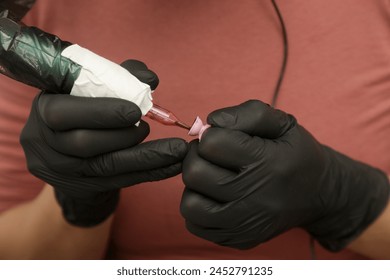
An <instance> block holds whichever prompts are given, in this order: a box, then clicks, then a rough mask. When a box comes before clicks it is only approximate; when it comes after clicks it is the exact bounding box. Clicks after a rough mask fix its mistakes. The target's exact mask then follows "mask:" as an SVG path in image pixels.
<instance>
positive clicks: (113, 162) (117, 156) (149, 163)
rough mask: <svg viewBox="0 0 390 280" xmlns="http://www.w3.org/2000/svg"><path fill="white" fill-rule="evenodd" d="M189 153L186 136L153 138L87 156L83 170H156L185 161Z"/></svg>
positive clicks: (99, 173) (113, 172)
mask: <svg viewBox="0 0 390 280" xmlns="http://www.w3.org/2000/svg"><path fill="white" fill-rule="evenodd" d="M186 153H187V143H186V142H185V141H184V140H183V139H180V138H167V139H159V140H153V141H149V142H144V143H141V144H139V145H136V146H134V147H131V148H128V149H123V150H120V151H116V152H113V153H108V154H104V155H101V156H98V157H95V158H90V159H86V160H85V163H84V164H83V166H82V167H80V169H79V171H80V173H81V174H82V175H83V176H88V177H95V176H114V175H118V174H125V173H134V172H142V171H153V170H157V169H159V168H163V167H167V166H170V165H173V164H176V163H178V162H181V161H182V160H183V158H184V156H185V154H186Z"/></svg>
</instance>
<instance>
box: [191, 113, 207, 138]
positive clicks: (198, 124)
mask: <svg viewBox="0 0 390 280" xmlns="http://www.w3.org/2000/svg"><path fill="white" fill-rule="evenodd" d="M209 127H210V125H208V124H203V122H202V120H201V119H200V118H199V117H196V119H195V121H194V123H193V124H192V126H191V129H190V131H189V132H188V135H190V136H198V138H199V140H200V139H201V138H202V134H203V132H204V131H205V130H206V129H208V128H209Z"/></svg>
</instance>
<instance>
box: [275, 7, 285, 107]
mask: <svg viewBox="0 0 390 280" xmlns="http://www.w3.org/2000/svg"><path fill="white" fill-rule="evenodd" d="M271 2H272V5H273V6H274V9H275V12H276V14H277V15H278V18H279V22H280V26H281V28H282V36H283V62H282V67H281V69H280V73H279V79H278V82H277V83H276V87H275V91H274V94H273V96H272V102H271V105H272V106H273V107H275V106H276V102H277V100H278V97H279V93H280V86H281V85H282V82H283V78H284V73H285V72H286V66H287V59H288V40H287V31H286V26H285V25H284V20H283V17H282V14H281V13H280V10H279V7H278V5H277V4H276V2H275V0H271Z"/></svg>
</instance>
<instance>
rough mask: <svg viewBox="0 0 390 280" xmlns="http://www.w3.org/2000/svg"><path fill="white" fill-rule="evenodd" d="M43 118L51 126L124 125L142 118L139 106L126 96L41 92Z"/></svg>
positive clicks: (58, 128) (88, 127)
mask: <svg viewBox="0 0 390 280" xmlns="http://www.w3.org/2000/svg"><path fill="white" fill-rule="evenodd" d="M34 102H37V103H38V104H37V108H38V110H39V113H40V116H41V117H42V119H43V121H44V122H45V123H46V124H47V126H49V127H50V128H51V129H53V130H56V131H64V130H70V129H77V128H84V129H99V128H123V127H129V126H132V125H134V124H136V123H137V122H138V121H139V120H140V118H141V110H140V109H139V107H138V106H137V105H136V104H134V103H132V102H130V101H127V100H124V99H120V98H108V97H99V98H93V97H79V96H72V95H67V94H51V93H41V94H40V95H39V96H38V98H37V99H36V100H35V101H34Z"/></svg>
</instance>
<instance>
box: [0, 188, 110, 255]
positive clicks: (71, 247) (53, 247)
mask: <svg viewBox="0 0 390 280" xmlns="http://www.w3.org/2000/svg"><path fill="white" fill-rule="evenodd" d="M111 223H112V217H110V218H109V219H107V220H106V221H105V222H103V223H101V224H99V225H98V226H95V227H91V228H80V227H76V226H72V225H70V224H69V223H67V222H66V221H65V219H64V218H63V216H62V213H61V208H60V207H59V206H58V204H57V202H56V200H55V198H54V192H53V189H52V187H51V186H48V185H46V186H45V187H44V189H43V190H42V191H41V193H40V194H39V195H38V196H37V197H36V198H35V199H33V200H32V201H29V202H27V203H23V204H20V205H18V206H16V207H14V208H11V209H10V210H8V211H5V212H3V213H2V214H1V215H0V228H1V231H0V259H101V258H103V256H104V254H105V249H106V246H107V241H108V237H109V232H110V225H111Z"/></svg>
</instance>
